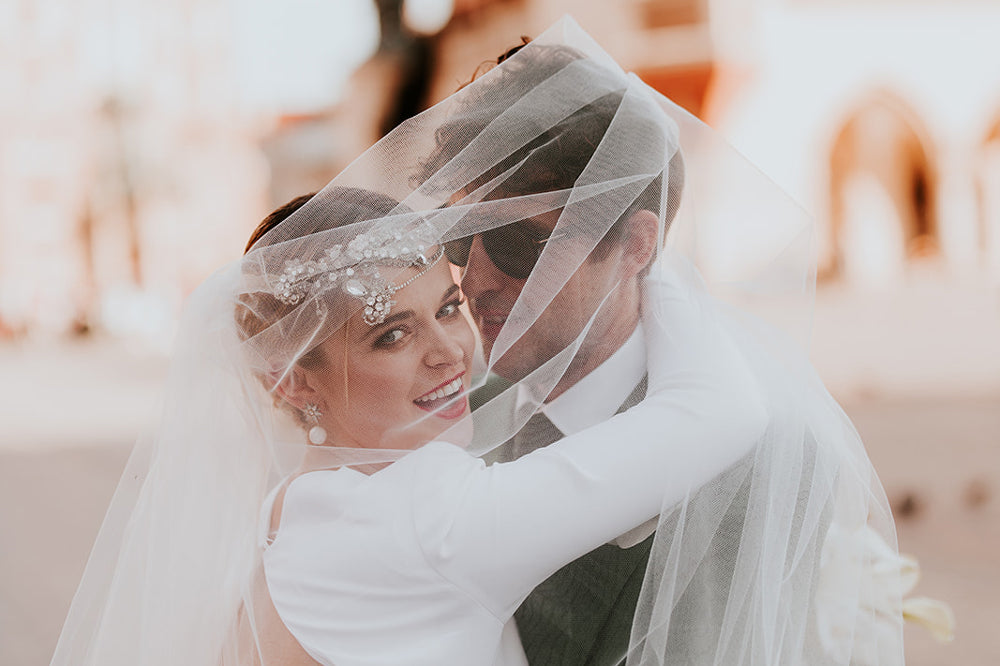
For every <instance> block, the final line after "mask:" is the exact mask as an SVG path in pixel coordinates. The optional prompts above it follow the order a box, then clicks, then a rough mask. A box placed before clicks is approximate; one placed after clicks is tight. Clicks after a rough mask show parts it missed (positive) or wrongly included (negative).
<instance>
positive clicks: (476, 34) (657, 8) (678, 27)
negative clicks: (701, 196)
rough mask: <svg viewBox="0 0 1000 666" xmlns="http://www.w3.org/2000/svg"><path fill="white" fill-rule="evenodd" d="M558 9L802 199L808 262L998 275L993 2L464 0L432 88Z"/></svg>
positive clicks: (999, 68)
mask: <svg viewBox="0 0 1000 666" xmlns="http://www.w3.org/2000/svg"><path fill="white" fill-rule="evenodd" d="M564 13H572V14H573V16H574V17H575V18H576V19H577V20H578V21H579V22H580V24H581V25H582V26H583V27H584V29H586V30H587V31H588V32H589V33H590V34H591V35H592V36H593V37H594V38H595V39H596V40H597V41H598V42H599V43H600V44H602V45H603V46H604V47H605V48H606V49H607V50H608V51H609V52H610V53H611V55H612V56H614V57H615V58H616V60H618V62H619V63H621V64H622V66H623V67H624V68H625V69H627V70H631V71H634V72H636V73H637V74H639V76H641V77H642V78H643V80H645V81H646V82H647V83H649V84H650V85H652V86H653V87H654V88H656V89H658V90H659V91H661V92H663V93H664V94H665V95H667V96H668V97H670V98H671V99H673V100H674V101H675V102H677V103H678V104H680V105H681V106H683V107H685V108H686V109H688V110H689V111H691V112H692V113H694V114H695V115H697V116H699V117H700V118H702V119H703V120H705V121H706V122H707V123H709V124H710V125H712V126H713V127H715V128H716V129H718V130H720V131H721V132H722V133H723V134H724V135H726V136H727V138H729V140H730V141H731V142H732V143H733V144H734V145H735V146H736V147H737V148H738V149H740V150H741V151H743V152H744V153H745V154H746V155H747V156H748V157H749V158H750V159H751V161H753V162H754V163H756V164H758V165H759V166H760V167H761V168H762V169H763V170H764V172H765V173H767V174H768V175H769V176H771V177H772V178H773V179H775V180H776V181H777V182H778V183H779V184H780V185H781V186H783V187H784V188H785V189H786V190H788V191H789V192H790V193H791V194H792V195H793V196H794V197H795V198H796V199H797V200H798V201H800V202H801V203H802V204H803V205H804V206H805V207H806V208H807V209H808V210H810V211H811V212H813V213H814V214H815V215H816V217H817V219H818V222H819V225H820V231H821V239H820V251H821V273H820V276H821V278H827V279H840V280H843V281H847V282H849V283H852V284H859V285H863V286H865V287H891V286H892V285H896V284H900V283H901V282H903V281H905V280H907V275H908V274H910V273H911V272H912V271H913V270H918V271H919V270H920V267H921V266H932V267H936V268H932V270H935V271H938V270H940V272H941V274H942V276H943V277H944V278H945V279H950V278H955V279H959V280H964V279H973V280H981V279H986V280H988V281H990V283H992V284H994V285H1000V166H998V163H1000V157H998V154H1000V50H998V48H997V47H996V35H998V34H1000V6H998V5H997V4H996V3H989V2H976V1H974V0H967V1H963V2H949V1H946V0H927V1H925V2H921V3H906V5H905V6H903V5H900V4H899V3H896V2H891V1H889V0H885V1H873V2H852V1H850V0H839V1H838V0H758V1H756V2H749V1H747V0H628V1H626V2H621V3H607V2H601V1H600V0H573V1H570V0H520V1H517V2H514V1H503V0H496V1H493V2H490V1H488V0H466V1H465V2H456V5H455V16H454V18H453V19H452V21H451V23H450V24H449V26H448V28H447V29H446V30H445V32H444V33H443V34H442V36H441V43H440V50H441V55H440V57H439V62H440V65H439V70H438V75H437V77H436V80H435V85H434V88H433V94H432V98H433V99H435V100H436V99H440V98H443V97H444V96H446V95H447V94H449V93H450V92H452V91H453V90H454V88H455V87H456V84H457V82H460V81H465V80H468V78H469V76H470V75H471V73H472V71H473V70H474V69H475V67H476V65H478V64H479V63H480V62H482V61H483V60H484V59H485V58H488V57H489V56H490V55H492V54H500V53H502V52H503V51H504V50H505V49H506V48H508V47H510V46H511V45H513V44H514V43H516V37H517V35H520V34H527V35H534V34H537V33H538V32H540V31H541V30H543V29H544V28H545V27H547V26H548V25H550V24H551V23H552V22H553V21H555V20H556V19H558V18H559V16H561V15H562V14H564Z"/></svg>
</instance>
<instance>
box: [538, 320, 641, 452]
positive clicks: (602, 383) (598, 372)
mask: <svg viewBox="0 0 1000 666" xmlns="http://www.w3.org/2000/svg"><path fill="white" fill-rule="evenodd" d="M645 374H646V339H645V335H644V334H643V330H642V325H641V324H640V325H639V326H636V327H635V330H634V331H633V332H632V335H631V336H629V339H628V340H626V341H625V344H623V345H622V346H621V347H619V348H618V350H617V351H615V353H614V354H612V355H611V356H610V357H609V358H608V359H607V360H606V361H604V363H602V364H601V365H599V366H597V367H596V368H595V369H594V370H592V371H591V372H590V374H588V375H587V376H586V377H584V378H583V379H581V380H580V381H578V382H577V383H576V384H573V386H571V387H569V388H568V389H567V390H566V391H565V392H563V393H562V394H561V395H559V396H558V397H557V398H556V399H555V400H553V401H551V402H548V403H546V404H545V405H543V406H542V408H541V409H540V411H541V412H542V413H544V414H545V415H546V416H547V417H548V418H549V420H550V421H552V423H553V424H554V425H555V426H556V427H557V428H559V431H560V432H562V433H563V434H564V435H572V434H574V433H577V432H580V431H581V430H586V429H587V428H589V427H591V426H595V425H597V424H598V423H601V422H603V421H607V420H608V419H610V418H611V417H612V416H614V415H615V414H616V413H617V412H618V408H619V407H621V406H622V403H624V402H625V400H626V399H627V398H628V397H629V396H630V395H631V394H632V391H634V390H635V387H636V385H637V384H638V383H639V382H640V381H642V378H643V376H644V375H645Z"/></svg>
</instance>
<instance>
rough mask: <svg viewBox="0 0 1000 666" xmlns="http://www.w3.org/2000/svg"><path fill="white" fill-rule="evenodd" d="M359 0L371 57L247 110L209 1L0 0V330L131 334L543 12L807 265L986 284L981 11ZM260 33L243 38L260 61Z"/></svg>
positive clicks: (540, 24) (865, 275)
mask: <svg viewBox="0 0 1000 666" xmlns="http://www.w3.org/2000/svg"><path fill="white" fill-rule="evenodd" d="M358 2H360V3H362V4H364V2H363V0H358ZM355 4H357V3H355ZM370 5H371V7H370V8H371V9H372V17H374V18H371V21H372V22H373V23H374V27H373V26H367V27H366V29H371V30H377V28H378V26H381V37H380V38H379V40H378V47H377V48H376V49H375V51H374V55H372V57H371V58H370V59H369V60H368V61H367V62H365V63H364V64H362V65H361V66H360V67H359V68H357V69H356V70H355V72H354V75H353V77H351V79H350V81H349V83H348V84H347V87H346V88H345V89H344V93H343V95H342V96H341V97H340V101H339V102H337V103H330V104H328V105H327V106H325V107H321V108H311V109H307V110H304V111H303V110H302V109H297V108H285V109H283V108H281V106H280V104H278V105H277V106H276V107H275V108H274V109H272V110H270V111H269V112H267V113H262V112H251V111H250V110H248V109H247V108H246V106H245V105H244V104H243V102H242V101H241V98H240V95H239V91H238V90H237V82H238V81H240V79H241V76H244V74H245V72H242V73H241V71H240V69H241V66H242V67H245V65H246V63H241V62H237V60H238V58H239V55H238V54H239V48H238V41H239V39H240V37H239V35H237V34H235V32H234V27H233V26H234V25H236V24H238V21H237V20H236V19H238V18H239V17H238V16H236V15H235V13H238V12H240V11H243V10H242V9H240V7H239V6H236V5H235V4H234V3H230V2H227V1H226V0H170V1H169V2H155V1H154V0H134V1H132V2H129V3H107V2H104V1H103V0H72V1H71V0H45V1H44V2H40V1H37V0H14V1H13V2H7V3H3V5H2V7H0V91H2V92H0V95H2V97H0V124H2V125H0V126H2V127H3V134H2V135H0V335H2V334H3V332H4V331H6V332H7V333H8V334H11V333H14V334H16V333H18V332H25V331H30V332H53V333H63V332H66V331H73V330H76V331H84V330H88V329H91V328H94V327H98V328H102V329H105V330H110V331H112V332H114V333H120V334H123V335H131V334H138V335H144V336H147V337H149V336H153V337H155V336H156V332H157V331H158V330H160V329H162V328H163V327H164V326H167V325H168V322H169V321H170V320H171V319H172V318H173V317H175V316H176V309H177V303H178V302H179V301H180V299H181V297H182V296H183V295H184V294H185V293H187V292H188V291H190V289H192V288H193V286H194V285H195V284H197V283H198V282H199V281H200V280H201V279H203V278H204V277H205V276H206V275H207V274H208V272H209V271H210V270H211V269H212V268H214V267H216V266H218V265H220V264H221V263H223V262H224V261H225V260H227V259H230V258H232V257H234V256H236V254H237V253H238V252H239V250H240V249H241V248H242V244H243V242H244V239H245V238H246V237H247V236H248V234H249V230H250V228H252V226H253V224H254V222H255V221H256V220H259V219H260V218H261V217H262V215H263V214H265V213H266V212H267V210H269V209H270V207H273V206H274V205H277V204H280V203H282V202H284V201H286V200H288V199H289V198H291V197H292V196H295V195H297V194H300V193H303V192H307V191H311V190H314V189H318V188H319V187H322V185H324V184H325V183H326V182H327V181H328V180H329V179H330V178H331V177H332V176H333V175H335V174H336V173H337V172H338V171H340V170H341V169H342V168H344V167H345V166H346V165H347V164H348V163H349V162H350V161H351V160H352V159H353V158H354V157H356V156H357V155H358V154H360V153H361V152H362V151H363V150H364V149H365V148H366V147H367V146H369V145H371V143H373V142H374V141H376V140H377V139H378V138H379V137H380V136H381V135H382V134H383V133H384V132H385V130H386V129H387V128H388V127H391V126H393V125H394V124H395V123H396V122H398V121H399V120H401V119H402V118H405V117H406V116H407V115H410V114H412V113H414V112H416V111H417V110H419V109H421V108H425V107H426V106H429V105H430V104H432V103H433V102H435V101H438V100H440V99H443V98H444V97H446V96H447V95H449V94H451V93H452V92H453V91H454V90H455V89H457V88H458V86H459V85H460V84H461V83H463V82H465V81H468V80H469V79H470V77H471V76H472V74H473V72H474V71H475V70H476V69H477V67H478V66H480V65H481V64H483V63H485V62H488V61H490V60H492V59H494V58H495V57H496V56H497V55H499V54H500V53H502V52H504V51H505V50H506V49H508V48H509V47H511V46H513V45H514V44H516V43H517V42H518V38H519V36H520V35H528V36H532V35H536V34H538V33H539V32H541V31H542V30H544V29H545V28H546V27H547V26H549V25H550V24H551V23H552V22H554V21H555V20H556V19H558V18H559V17H560V16H561V15H562V14H564V13H572V14H573V15H574V17H575V18H576V19H577V20H578V21H579V22H580V24H581V25H582V26H583V27H584V29H586V30H587V31H588V32H590V33H591V35H592V36H593V37H594V38H595V39H596V40H597V41H598V42H599V43H601V44H602V45H603V46H605V48H606V49H607V50H608V51H609V52H610V53H611V55H612V56H614V57H615V58H616V59H617V60H618V62H620V63H621V64H622V65H623V66H624V67H625V68H626V69H628V70H632V71H635V72H636V73H638V74H639V75H640V76H641V77H642V78H643V79H644V80H645V81H647V82H648V83H650V84H651V85H652V86H654V87H655V88H657V89H658V90H660V91H661V92H663V93H664V94H666V95H667V96H668V97H670V98H672V99H673V100H675V101H676V102H677V103H679V104H680V105H681V106H684V107H685V108H687V109H688V110H690V111H691V112H692V113H694V114H696V115H698V116H699V117H701V118H702V119H704V120H705V121H706V122H708V123H709V124H710V125H712V126H714V127H716V128H717V129H719V130H720V131H721V132H722V133H723V134H724V135H726V136H727V137H728V138H729V140H730V141H731V142H732V143H733V144H734V145H735V146H736V147H737V148H738V149H740V150H741V151H742V152H744V153H745V154H746V155H747V156H748V157H749V158H750V159H751V160H752V161H753V162H754V163H756V164H758V165H760V167H761V168H762V169H763V171H764V172H765V173H767V174H768V175H769V176H771V177H772V178H773V179H774V180H776V181H777V182H778V183H779V184H780V185H782V186H783V187H784V188H785V189H786V190H788V191H789V192H790V193H791V194H792V195H793V196H794V197H795V198H796V199H798V200H799V201H800V202H801V203H802V204H803V205H804V206H805V207H806V208H807V209H809V210H810V211H812V212H813V213H814V214H815V215H816V216H817V218H818V221H819V224H820V230H821V277H823V278H825V279H827V280H829V281H831V282H833V283H835V284H844V285H859V286H862V287H863V288H865V289H869V288H876V287H881V288H892V287H893V285H900V284H906V283H907V281H909V280H911V279H912V276H913V275H914V274H915V273H927V272H928V271H929V272H931V273H933V275H934V276H935V279H938V278H940V279H942V280H945V281H953V282H955V283H963V282H964V283H975V284H978V285H982V284H983V283H984V282H986V283H989V284H991V285H994V286H997V285H1000V57H998V56H1000V53H998V52H997V49H996V47H995V46H994V45H993V43H994V41H995V37H996V35H997V34H1000V7H998V6H997V5H996V3H989V2H978V1H976V0H962V1H961V2H949V1H947V0H925V1H924V2H921V3H908V4H907V5H906V6H905V7H903V6H901V5H899V4H898V3H895V2H890V1H889V0H885V1H884V2H883V1H872V2H854V1H849V0H841V1H838V0H759V1H757V2H750V1H749V0H625V1H623V2H619V3H608V2H602V1H601V0H574V1H570V0H405V1H404V0H372V2H371V3H370ZM375 8H377V9H378V12H375ZM293 19H294V20H293ZM293 19H290V21H291V23H290V25H293V26H294V25H295V24H296V23H298V25H300V26H303V27H304V26H305V24H304V19H303V18H302V17H294V16H293ZM345 20H346V19H345ZM350 20H352V21H354V20H357V19H356V18H352V19H350ZM340 28H343V29H346V30H351V29H354V26H346V28H345V26H340ZM282 29H283V28H281V27H280V26H279V27H274V28H272V29H271V30H272V33H273V32H274V31H275V30H282ZM358 30H360V28H358ZM288 37H289V39H291V40H293V39H295V37H296V35H294V34H292V35H290V36H288ZM273 38H275V35H274V34H268V35H266V36H263V37H262V38H261V39H260V40H259V41H256V42H253V41H252V43H251V51H252V52H257V51H259V52H260V53H257V55H259V56H260V57H261V58H263V59H264V60H266V59H267V58H271V57H272V55H273V54H272V52H271V51H267V47H268V42H269V40H271V39H273ZM300 41H308V40H300ZM334 41H336V40H334ZM254 62H257V61H254ZM304 62H305V63H307V67H306V68H305V69H306V70H308V63H309V62H310V61H309V60H308V54H307V59H306V60H305V61H304ZM345 62H346V61H345ZM254 66H255V67H256V66H257V65H254ZM348 66H349V67H354V65H353V64H345V65H344V67H348ZM299 69H303V68H302V67H301V66H300V68H299ZM299 73H300V74H301V75H302V76H303V77H304V78H305V79H307V84H310V85H313V86H322V85H323V79H322V77H321V76H320V75H316V76H314V73H313V72H311V71H304V72H299ZM244 78H245V77H244Z"/></svg>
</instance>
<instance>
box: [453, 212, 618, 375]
mask: <svg viewBox="0 0 1000 666" xmlns="http://www.w3.org/2000/svg"><path fill="white" fill-rule="evenodd" d="M560 212H561V211H560V210H553V211H549V212H547V213H544V214H541V215H537V216H535V217H530V218H526V219H524V220H521V221H519V222H517V223H516V224H517V225H520V226H522V227H524V228H525V229H526V230H527V231H528V232H530V234H531V235H532V236H533V237H535V238H539V239H544V238H546V237H548V235H549V234H550V233H551V232H552V229H553V228H554V227H555V225H556V222H557V221H558V219H559V214H560ZM484 240H485V242H484ZM490 240H491V239H484V238H483V235H482V234H477V235H476V236H474V237H473V239H472V244H471V247H470V248H469V254H468V260H467V263H466V265H465V269H464V271H463V274H462V281H461V286H462V291H463V292H464V293H465V295H466V296H467V297H468V299H469V307H470V310H471V312H472V315H473V318H474V320H475V322H476V325H477V327H478V328H479V332H480V335H481V338H482V342H483V351H484V353H485V355H486V357H487V358H488V359H490V356H491V354H492V353H493V350H494V346H495V344H496V341H497V338H498V337H499V335H500V331H501V329H502V328H503V327H504V325H505V324H506V323H507V319H508V316H509V315H510V313H511V310H512V309H513V307H514V304H515V302H516V301H517V299H518V297H520V295H521V292H522V291H523V289H524V287H525V284H526V283H527V279H526V278H524V277H520V276H518V275H511V274H510V272H512V271H511V270H510V264H511V261H510V259H511V258H510V257H509V256H508V257H506V259H507V261H504V260H503V259H504V257H502V255H501V254H500V252H499V248H497V247H496V246H495V245H494V244H492V243H490ZM508 249H509V248H508ZM620 254H621V249H620V248H613V249H612V250H611V251H610V252H607V253H602V254H601V256H600V258H594V256H588V257H587V258H585V259H584V260H583V262H582V263H581V264H580V266H579V267H578V268H577V270H576V271H575V272H574V273H573V275H572V276H571V277H570V279H569V280H568V281H567V283H566V284H565V285H564V286H563V288H562V289H561V290H560V291H559V292H558V293H557V294H556V295H555V297H554V298H553V299H552V301H551V303H549V305H548V306H547V307H546V308H545V310H544V311H543V312H542V313H541V315H539V317H538V319H537V320H536V321H535V322H534V323H533V324H532V325H531V326H530V327H529V328H528V330H527V331H526V332H525V333H524V334H523V335H522V336H521V337H520V338H519V339H518V340H517V341H516V342H514V344H513V345H512V346H511V347H510V349H508V350H507V351H506V352H504V353H503V354H502V356H500V357H498V358H493V359H491V361H492V368H491V369H492V370H493V372H495V373H497V374H498V375H500V376H502V377H504V378H506V379H509V380H511V381H517V380H519V379H521V378H523V377H524V376H525V375H527V374H528V373H529V372H531V371H532V370H534V369H535V368H537V367H539V366H540V365H541V364H542V363H544V362H545V361H547V360H549V359H551V358H552V357H553V356H554V355H555V354H557V353H558V352H559V351H561V350H563V349H565V348H566V347H567V346H568V345H570V344H571V343H572V342H573V341H574V340H575V339H576V337H577V336H578V335H579V333H580V332H581V331H582V330H583V328H584V326H586V324H587V322H588V321H589V320H590V318H591V316H592V315H593V313H594V312H595V310H596V309H597V308H598V307H599V306H600V304H601V302H602V300H604V299H605V296H606V294H607V293H608V292H609V291H610V290H611V289H612V288H613V287H614V285H615V283H616V282H617V280H618V276H617V270H616V268H617V266H618V261H616V258H617V257H619V256H620ZM491 255H492V256H491ZM536 258H537V256H536V257H529V258H528V260H529V261H533V259H536ZM498 263H499V264H501V266H498ZM522 265H523V264H522ZM504 268H507V270H506V271H505V270H504ZM623 307H626V305H625V304H624V303H622V302H621V299H616V298H609V299H607V303H606V304H605V305H604V307H603V308H602V311H601V315H600V317H599V318H598V320H597V321H595V323H594V327H593V329H592V330H596V331H599V330H600V329H601V322H600V320H609V321H614V320H615V318H617V317H618V316H619V315H620V314H621V313H620V312H619V310H620V309H621V308H623ZM591 337H593V336H592V335H588V339H589V338H591Z"/></svg>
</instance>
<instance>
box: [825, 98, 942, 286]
mask: <svg viewBox="0 0 1000 666" xmlns="http://www.w3.org/2000/svg"><path fill="white" fill-rule="evenodd" d="M926 136H927V135H926V132H925V131H924V130H923V126H922V123H921V122H920V121H919V119H918V118H917V117H916V115H915V114H913V113H912V112H911V111H910V110H909V108H908V106H907V105H906V104H905V103H904V102H902V101H901V100H899V99H898V98H897V97H895V96H894V95H891V94H889V93H878V94H874V95H871V96H870V97H868V98H867V99H866V100H865V101H863V102H862V103H861V104H859V105H858V106H857V107H856V108H855V110H854V111H853V112H852V113H850V114H849V115H848V116H847V118H846V120H845V121H844V123H843V125H842V126H841V129H840V131H839V132H838V133H837V134H836V138H835V140H834V144H833V148H832V151H831V155H830V161H831V165H830V166H831V169H830V174H831V182H830V188H831V189H830V195H831V196H830V220H831V225H830V234H831V237H830V239H829V249H830V251H829V253H828V256H826V257H825V266H824V267H823V268H824V270H823V271H822V273H823V275H824V276H826V277H830V276H837V275H843V276H844V277H846V278H848V279H850V280H851V281H859V282H863V283H889V282H894V281H898V280H899V279H901V278H902V276H903V275H904V273H905V268H906V263H907V260H909V259H913V258H919V257H923V256H927V255H933V254H935V253H936V252H937V247H938V241H937V236H938V233H937V223H936V220H935V218H934V210H935V202H934V195H935V176H934V170H933V168H932V160H931V158H930V156H929V142H928V141H927V139H926Z"/></svg>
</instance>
